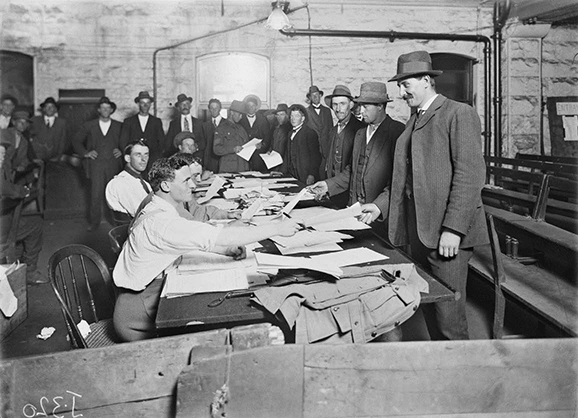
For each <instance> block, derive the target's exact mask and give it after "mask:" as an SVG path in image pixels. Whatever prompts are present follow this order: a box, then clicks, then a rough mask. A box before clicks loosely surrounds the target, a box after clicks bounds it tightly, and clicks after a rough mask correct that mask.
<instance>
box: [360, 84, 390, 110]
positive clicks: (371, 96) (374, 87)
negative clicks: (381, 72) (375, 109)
mask: <svg viewBox="0 0 578 418" xmlns="http://www.w3.org/2000/svg"><path fill="white" fill-rule="evenodd" d="M353 101H354V102H355V103H371V104H380V103H387V102H391V101H392V100H391V99H390V98H389V96H388V95H387V86H386V85H385V83H380V82H379V81H368V82H367V83H363V84H362V85H361V89H360V92H359V96H357V97H356V98H355V99H353Z"/></svg>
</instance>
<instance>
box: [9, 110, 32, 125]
mask: <svg viewBox="0 0 578 418" xmlns="http://www.w3.org/2000/svg"><path fill="white" fill-rule="evenodd" d="M18 119H24V120H27V121H28V122H30V113H28V112H27V111H26V110H16V111H15V112H14V113H12V120H18Z"/></svg>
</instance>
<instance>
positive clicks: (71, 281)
mask: <svg viewBox="0 0 578 418" xmlns="http://www.w3.org/2000/svg"><path fill="white" fill-rule="evenodd" d="M48 277H49V278H50V284H51V285H52V289H53V290H54V294H55V295H56V298H57V299H58V302H59V303H60V307H61V310H62V314H63V316H64V320H65V322H66V327H67V330H68V336H69V338H70V341H71V344H72V346H73V348H87V347H88V344H87V342H86V340H85V339H84V338H83V337H82V335H81V333H80V331H79V329H78V327H77V324H78V323H79V322H80V321H81V320H83V319H84V320H85V321H86V322H88V323H89V324H91V323H98V322H99V321H101V320H103V319H107V318H112V313H113V309H114V302H115V297H114V291H113V283H112V278H111V276H110V273H109V270H108V267H107V265H106V263H105V262H104V260H103V259H102V257H101V256H100V255H99V254H98V253H97V252H96V251H94V250H93V249H92V248H89V247H87V246H85V245H80V244H73V245H68V246H66V247H63V248H61V249H59V250H58V251H56V252H55V253H54V254H52V256H51V257H50V260H49V261H48Z"/></svg>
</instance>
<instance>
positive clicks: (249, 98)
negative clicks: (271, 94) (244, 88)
mask: <svg viewBox="0 0 578 418" xmlns="http://www.w3.org/2000/svg"><path fill="white" fill-rule="evenodd" d="M248 102H253V103H255V104H256V105H257V109H261V99H259V96H257V95H255V94H249V95H247V96H245V98H244V99H243V103H245V106H247V103H248Z"/></svg>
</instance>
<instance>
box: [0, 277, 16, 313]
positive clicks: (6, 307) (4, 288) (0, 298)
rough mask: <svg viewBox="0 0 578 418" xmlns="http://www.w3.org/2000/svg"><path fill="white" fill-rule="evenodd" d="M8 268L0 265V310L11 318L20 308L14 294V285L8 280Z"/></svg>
mask: <svg viewBox="0 0 578 418" xmlns="http://www.w3.org/2000/svg"><path fill="white" fill-rule="evenodd" d="M7 270H8V269H7V268H6V267H4V266H0V310H2V313H3V314H4V316H5V317H6V318H10V317H11V316H12V315H14V312H16V309H17V308H18V299H16V296H14V292H13V291H12V287H10V283H9V282H8V277H7V276H6V271H7Z"/></svg>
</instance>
